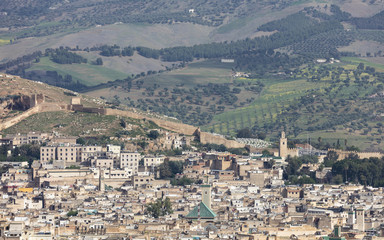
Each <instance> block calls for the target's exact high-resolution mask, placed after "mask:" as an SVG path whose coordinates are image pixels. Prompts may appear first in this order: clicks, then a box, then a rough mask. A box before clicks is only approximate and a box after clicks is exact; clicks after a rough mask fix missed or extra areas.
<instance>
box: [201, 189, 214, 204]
mask: <svg viewBox="0 0 384 240" xmlns="http://www.w3.org/2000/svg"><path fill="white" fill-rule="evenodd" d="M201 189H202V191H203V197H202V202H203V203H204V204H205V205H206V206H207V207H209V209H211V191H212V189H211V185H201Z"/></svg>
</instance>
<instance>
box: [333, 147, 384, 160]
mask: <svg viewBox="0 0 384 240" xmlns="http://www.w3.org/2000/svg"><path fill="white" fill-rule="evenodd" d="M329 151H334V152H336V153H337V154H338V155H339V157H338V159H337V160H343V159H345V158H347V157H348V155H349V154H357V155H358V156H359V158H360V159H364V158H370V157H376V158H382V157H384V154H383V153H380V152H356V151H343V150H340V149H332V148H331V149H328V152H329Z"/></svg>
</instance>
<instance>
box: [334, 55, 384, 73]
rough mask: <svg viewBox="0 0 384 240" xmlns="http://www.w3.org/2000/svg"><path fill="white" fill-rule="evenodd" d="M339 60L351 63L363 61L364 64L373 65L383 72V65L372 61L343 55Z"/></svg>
mask: <svg viewBox="0 0 384 240" xmlns="http://www.w3.org/2000/svg"><path fill="white" fill-rule="evenodd" d="M341 60H342V61H344V62H350V63H352V64H359V63H364V65H365V66H369V67H374V68H375V69H376V71H377V72H384V65H382V64H378V63H373V62H370V61H367V60H364V59H361V58H358V57H343V58H342V59H341Z"/></svg>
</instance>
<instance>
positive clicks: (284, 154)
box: [279, 131, 288, 158]
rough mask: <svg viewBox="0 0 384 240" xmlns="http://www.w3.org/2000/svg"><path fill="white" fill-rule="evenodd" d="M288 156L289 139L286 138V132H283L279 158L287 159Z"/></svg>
mask: <svg viewBox="0 0 384 240" xmlns="http://www.w3.org/2000/svg"><path fill="white" fill-rule="evenodd" d="M287 156H288V146H287V138H285V132H284V131H282V132H281V137H280V145H279V157H281V158H286V157H287Z"/></svg>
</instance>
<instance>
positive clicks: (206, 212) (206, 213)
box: [185, 202, 216, 219]
mask: <svg viewBox="0 0 384 240" xmlns="http://www.w3.org/2000/svg"><path fill="white" fill-rule="evenodd" d="M199 210H200V213H199ZM185 217H186V218H191V219H198V218H208V219H213V218H215V217H216V214H215V213H214V212H213V211H212V210H211V209H209V207H207V205H205V204H204V203H203V202H200V204H199V205H197V206H196V207H195V208H194V209H193V210H192V211H190V212H189V213H188V214H187V216H185Z"/></svg>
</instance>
